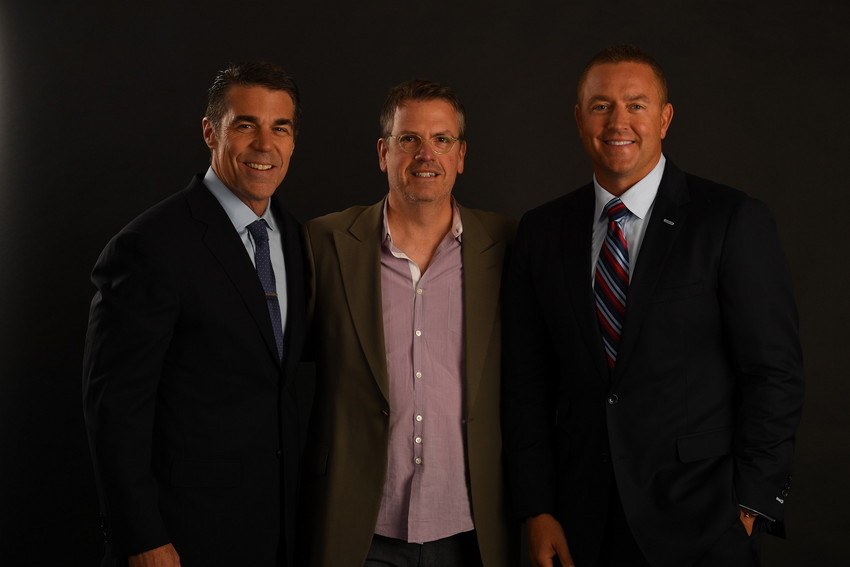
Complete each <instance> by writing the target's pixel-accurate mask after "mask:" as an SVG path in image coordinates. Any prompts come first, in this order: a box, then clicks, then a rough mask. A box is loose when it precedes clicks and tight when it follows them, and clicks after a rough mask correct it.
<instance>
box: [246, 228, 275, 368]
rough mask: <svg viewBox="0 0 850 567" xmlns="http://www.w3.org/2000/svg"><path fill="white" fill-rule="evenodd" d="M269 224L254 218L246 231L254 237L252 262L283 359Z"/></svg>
mask: <svg viewBox="0 0 850 567" xmlns="http://www.w3.org/2000/svg"><path fill="white" fill-rule="evenodd" d="M268 229H269V225H268V224H266V221H265V220H264V219H260V220H256V221H254V222H252V223H251V224H249V225H248V232H250V233H251V238H253V239H254V263H255V264H256V265H257V276H259V278H260V283H261V284H262V286H263V291H264V292H265V294H266V303H267V305H268V308H269V316H270V317H271V319H272V329H273V330H274V340H275V342H276V343H277V354H278V356H279V357H280V359H281V360H283V327H282V325H281V321H280V303H278V300H277V286H276V284H275V279H274V270H273V269H272V258H271V254H270V253H269V231H268Z"/></svg>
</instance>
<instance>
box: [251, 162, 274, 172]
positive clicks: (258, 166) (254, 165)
mask: <svg viewBox="0 0 850 567" xmlns="http://www.w3.org/2000/svg"><path fill="white" fill-rule="evenodd" d="M245 165H247V166H248V167H250V168H251V169H259V170H260V171H265V170H267V169H271V168H272V166H270V165H267V164H264V163H246V164H245Z"/></svg>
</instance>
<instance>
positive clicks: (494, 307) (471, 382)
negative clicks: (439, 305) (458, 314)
mask: <svg viewBox="0 0 850 567" xmlns="http://www.w3.org/2000/svg"><path fill="white" fill-rule="evenodd" d="M458 209H459V210H460V217H461V222H462V223H463V235H462V236H461V242H462V244H461V256H462V262H463V302H464V327H465V328H464V343H465V344H464V348H465V352H464V356H465V367H466V368H465V372H464V378H465V384H464V386H465V413H464V415H467V416H468V415H469V414H470V413H471V412H472V408H473V407H475V400H476V397H477V394H478V387H479V385H480V384H481V379H482V375H483V373H484V369H485V368H486V364H487V356H488V355H489V354H491V353H490V352H489V346H490V344H491V339H492V334H493V333H494V332H497V329H498V327H497V326H496V318H497V315H498V313H499V300H500V289H501V286H500V283H501V280H502V266H503V259H504V256H505V247H506V246H507V242H505V241H501V242H499V241H494V240H493V239H492V238H491V237H490V234H489V233H488V232H487V228H486V227H485V226H484V225H483V224H482V223H481V220H480V219H479V218H478V216H477V215H475V213H474V212H473V211H471V210H468V209H465V208H463V207H460V206H458Z"/></svg>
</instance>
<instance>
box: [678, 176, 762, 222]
mask: <svg viewBox="0 0 850 567" xmlns="http://www.w3.org/2000/svg"><path fill="white" fill-rule="evenodd" d="M684 180H685V184H686V187H687V197H688V201H689V203H688V205H689V206H690V209H691V211H692V212H698V213H699V215H700V216H703V217H706V218H715V219H719V218H728V219H732V218H739V219H741V220H742V221H744V222H746V221H747V219H752V218H760V219H762V220H770V218H771V217H772V215H771V212H770V210H769V208H768V207H767V205H766V204H765V203H764V202H762V201H761V200H759V199H757V198H755V197H752V196H750V195H748V194H747V193H745V192H744V191H741V190H739V189H735V188H733V187H730V186H728V185H724V184H723V183H718V182H716V181H711V180H709V179H705V178H703V177H699V176H697V175H693V174H690V173H685V174H684ZM771 222H772V221H771Z"/></svg>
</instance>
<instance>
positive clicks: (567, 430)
mask: <svg viewBox="0 0 850 567" xmlns="http://www.w3.org/2000/svg"><path fill="white" fill-rule="evenodd" d="M577 96H578V101H577V104H576V107H575V118H576V122H577V123H578V130H579V135H580V137H581V139H582V142H583V144H584V147H585V150H586V151H587V153H588V155H589V156H590V158H591V162H592V163H593V172H594V178H593V183H591V184H589V185H587V186H585V187H582V188H580V189H578V190H577V191H575V192H572V193H569V194H567V195H565V196H563V197H561V198H560V199H557V200H555V201H552V202H550V203H547V204H545V205H543V206H541V207H538V208H537V209H534V210H532V211H530V212H529V213H527V214H526V215H525V217H524V218H523V220H522V222H521V224H520V228H519V233H518V236H517V240H516V247H515V250H514V253H513V254H512V255H511V264H510V268H509V270H508V274H507V279H506V284H505V288H506V292H505V303H504V311H503V312H504V319H505V322H504V325H503V327H502V328H503V329H504V330H505V340H504V341H503V345H504V346H503V352H505V353H506V354H505V361H506V368H505V372H504V378H503V384H504V389H505V392H504V396H503V399H504V400H505V410H504V412H503V421H504V441H505V450H506V459H507V462H508V465H507V466H508V471H509V479H510V481H511V484H510V486H511V488H512V491H513V500H514V505H515V507H516V512H517V514H518V516H519V517H521V518H522V519H524V520H525V522H526V530H527V535H528V543H529V551H530V555H531V558H532V563H533V564H534V565H537V566H544V565H552V564H553V560H554V559H556V558H557V560H560V563H561V564H562V565H577V566H578V567H587V566H594V565H604V566H608V565H636V566H647V565H652V566H656V567H661V566H670V567H682V566H692V565H698V566H701V567H707V566H724V567H729V566H738V565H757V564H758V553H759V551H758V536H759V534H760V533H761V532H762V531H764V529H765V528H766V529H767V530H769V531H772V532H775V533H781V532H782V531H783V528H782V526H783V524H782V521H783V514H784V509H785V503H786V501H787V497H788V493H789V490H790V487H791V460H792V453H793V448H794V435H795V431H796V428H797V425H798V422H799V418H800V413H801V407H802V402H803V379H802V362H801V353H800V345H799V340H798V333H797V316H796V308H795V303H794V298H793V294H792V290H791V284H790V276H789V270H788V266H787V264H786V260H785V258H784V256H783V253H782V250H781V247H780V244H779V240H778V237H777V232H776V228H775V226H774V223H773V220H772V217H771V215H770V213H769V212H768V210H767V208H766V207H765V206H764V205H763V204H762V203H760V202H759V201H756V200H755V199H752V198H750V197H748V196H747V195H745V194H743V193H741V192H739V191H736V190H734V189H730V188H728V187H724V186H721V185H719V184H716V183H712V182H710V181H706V180H704V179H700V178H698V177H695V176H692V175H689V174H686V173H683V172H682V171H680V170H679V169H678V168H677V167H676V166H675V165H673V163H672V162H671V161H670V160H667V159H666V158H665V157H664V156H663V155H662V152H661V141H662V140H663V139H664V137H665V136H666V133H667V130H668V128H669V126H670V123H671V120H672V118H673V107H672V106H671V105H670V103H669V102H668V100H667V86H666V81H665V79H664V74H663V72H662V71H661V68H660V67H659V65H658V63H657V62H655V60H654V59H652V58H651V57H650V56H649V55H647V54H646V53H645V52H643V51H641V50H640V49H638V48H635V47H633V46H615V47H612V48H609V49H606V50H604V51H603V52H601V53H600V54H598V55H597V56H596V57H594V58H593V59H592V60H591V61H590V63H589V64H588V65H587V67H586V68H585V70H584V72H583V73H582V75H581V78H580V80H579V83H578V93H577ZM609 212H610V214H609ZM555 564H557V562H556V563H555Z"/></svg>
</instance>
